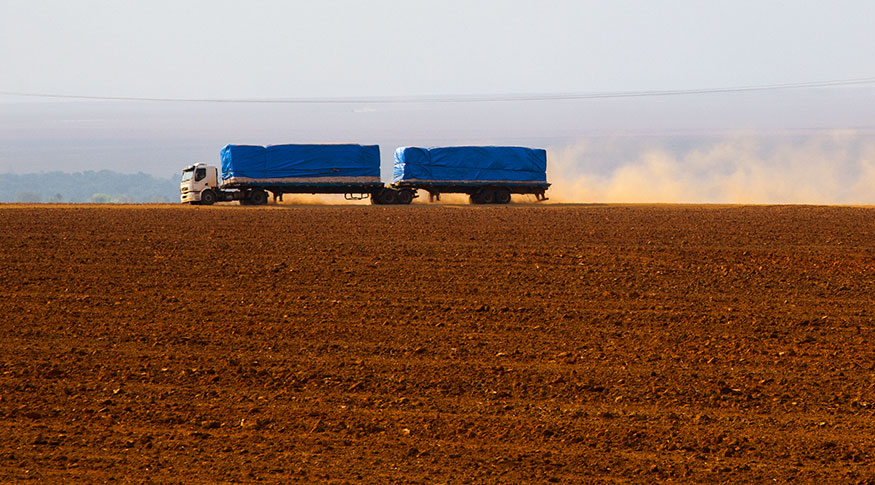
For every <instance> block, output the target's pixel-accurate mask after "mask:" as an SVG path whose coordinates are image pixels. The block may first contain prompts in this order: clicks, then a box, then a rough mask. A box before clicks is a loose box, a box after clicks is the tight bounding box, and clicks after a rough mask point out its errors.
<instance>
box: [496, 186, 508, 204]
mask: <svg viewBox="0 0 875 485" xmlns="http://www.w3.org/2000/svg"><path fill="white" fill-rule="evenodd" d="M508 202H510V190H507V189H505V188H501V189H495V203H496V204H507V203H508Z"/></svg>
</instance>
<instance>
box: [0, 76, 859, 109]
mask: <svg viewBox="0 0 875 485" xmlns="http://www.w3.org/2000/svg"><path fill="white" fill-rule="evenodd" d="M864 84H875V77H865V78H858V79H838V80H832V81H812V82H802V83H785V84H761V85H751V86H733V87H722V88H702V89H673V90H652V91H616V92H610V91H609V92H594V93H552V94H550V93H546V94H545V93H542V94H496V95H478V94H471V95H434V96H365V97H321V98H319V97H317V98H224V99H223V98H164V97H160V98H158V97H138V96H90V95H81V94H63V93H36V92H24V91H0V95H6V96H21V97H31V98H57V99H81V100H100V101H152V102H165V103H251V104H401V103H500V102H512V101H561V100H585V99H610V98H646V97H657V96H690V95H699V94H715V93H742V92H751V91H782V90H788V89H804V88H824V87H837V86H854V85H864Z"/></svg>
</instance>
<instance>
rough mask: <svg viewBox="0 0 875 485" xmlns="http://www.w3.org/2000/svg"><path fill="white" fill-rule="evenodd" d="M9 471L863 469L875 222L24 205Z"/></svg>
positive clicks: (695, 212) (868, 211)
mask: <svg viewBox="0 0 875 485" xmlns="http://www.w3.org/2000/svg"><path fill="white" fill-rule="evenodd" d="M0 227H2V231H0V281H2V286H0V315H2V328H0V331H2V335H3V338H2V339H0V481H3V482H8V481H18V480H25V479H29V478H32V479H35V480H39V481H52V482H59V481H69V480H82V481H88V482H96V481H103V480H109V479H133V480H155V481H159V482H167V481H176V480H181V481H229V482H234V481H241V482H249V481H256V480H265V481H294V480H297V481H306V482H312V481H336V482H360V481H364V482H411V483H433V482H439V483H440V482H451V483H459V482H507V483H520V482H529V481H532V482H560V483H573V482H580V481H593V480H605V481H618V480H620V481H624V480H632V481H640V482H652V481H655V480H669V479H671V480H675V481H684V482H687V481H708V482H715V481H716V482H719V481H732V482H763V481H767V480H772V479H778V480H780V481H785V480H788V479H793V478H795V479H800V480H803V481H815V480H821V479H822V480H827V481H849V482H855V481H864V480H866V479H869V478H870V477H872V476H875V465H873V463H875V411H873V406H875V344H873V341H875V340H873V337H875V332H873V330H875V323H873V318H875V305H873V289H875V209H872V208H825V207H702V206H656V207H647V206H630V207H622V206H571V207H562V206H538V207H533V206H515V205H511V206H507V207H468V206H410V207H391V206H387V207H372V206H346V207H343V206H334V207H320V206H301V207H294V206H282V207H258V208H246V207H204V208H198V207H175V206H122V207H98V206H94V207H86V206H69V207H65V206H32V207H26V206H4V207H2V208H0Z"/></svg>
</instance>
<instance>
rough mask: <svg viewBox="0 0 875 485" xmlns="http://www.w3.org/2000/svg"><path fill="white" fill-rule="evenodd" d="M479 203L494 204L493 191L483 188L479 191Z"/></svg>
mask: <svg viewBox="0 0 875 485" xmlns="http://www.w3.org/2000/svg"><path fill="white" fill-rule="evenodd" d="M480 203H481V204H494V203H495V192H493V191H492V189H483V191H482V192H480Z"/></svg>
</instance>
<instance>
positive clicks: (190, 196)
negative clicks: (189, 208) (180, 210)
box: [179, 192, 201, 204]
mask: <svg viewBox="0 0 875 485" xmlns="http://www.w3.org/2000/svg"><path fill="white" fill-rule="evenodd" d="M179 200H180V202H182V203H183V204H186V203H189V204H190V203H192V202H200V200H201V193H200V192H183V193H181V194H180V195H179Z"/></svg>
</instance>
